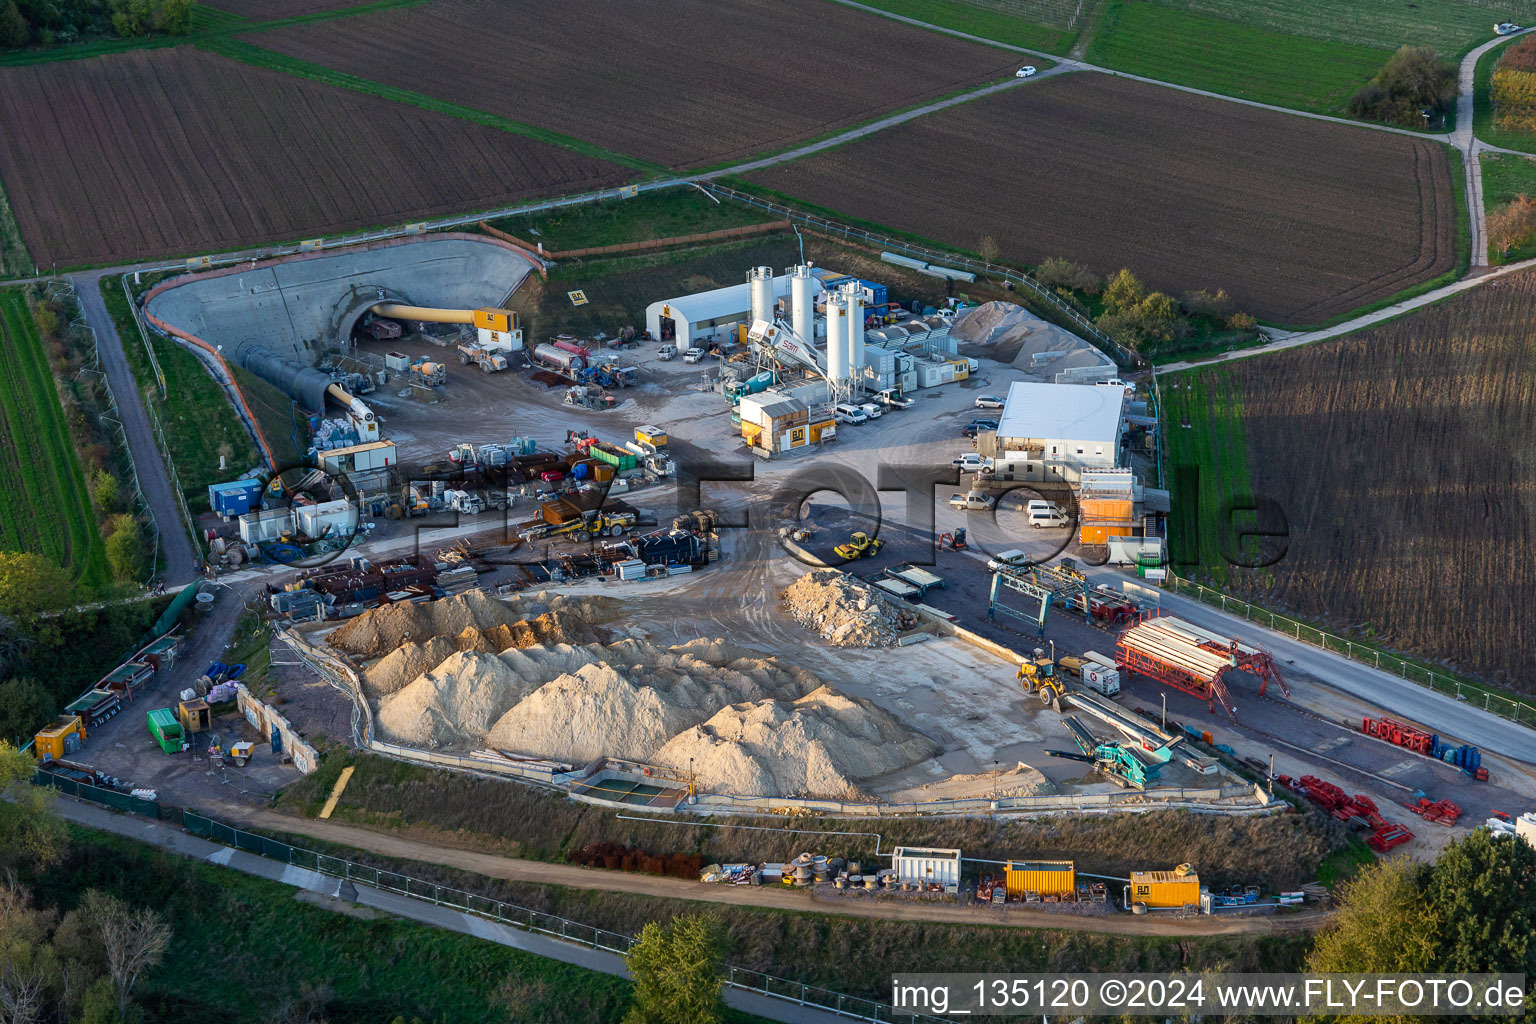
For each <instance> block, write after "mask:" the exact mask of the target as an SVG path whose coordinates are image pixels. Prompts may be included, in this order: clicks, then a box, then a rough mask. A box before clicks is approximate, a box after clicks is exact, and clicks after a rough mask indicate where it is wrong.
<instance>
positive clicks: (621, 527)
mask: <svg viewBox="0 0 1536 1024" xmlns="http://www.w3.org/2000/svg"><path fill="white" fill-rule="evenodd" d="M637 522H639V516H637V515H636V514H635V513H633V512H605V511H603V510H601V509H596V510H593V511H590V512H583V513H582V514H581V515H580V516H578V517H577V518H574V519H570V520H568V521H566V522H561V523H551V522H547V521H543V522H541V521H538V520H534V521H533V522H529V523H525V524H523V529H521V530H520V531H519V533H518V536H519V537H521V538H522V539H523V540H525V541H535V540H551V539H554V538H556V537H571V538H573V539H575V540H577V541H581V542H583V543H585V542H586V541H589V540H591V539H592V538H593V537H619V536H622V535H623V534H625V533H628V532H629V531H630V530H632V529H634V527H635V524H636V523H637Z"/></svg>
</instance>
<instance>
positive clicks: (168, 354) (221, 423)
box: [101, 277, 257, 515]
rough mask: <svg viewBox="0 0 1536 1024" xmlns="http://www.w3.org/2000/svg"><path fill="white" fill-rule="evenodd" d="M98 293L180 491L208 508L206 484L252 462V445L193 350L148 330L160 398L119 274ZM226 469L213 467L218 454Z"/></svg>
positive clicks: (196, 506) (195, 509)
mask: <svg viewBox="0 0 1536 1024" xmlns="http://www.w3.org/2000/svg"><path fill="white" fill-rule="evenodd" d="M101 298H102V301H103V302H105V303H106V306H107V312H109V313H111V314H112V321H113V323H114V324H115V325H116V327H117V335H118V338H119V339H120V340H121V341H122V343H123V352H124V353H125V354H126V355H127V357H128V365H129V366H130V367H131V368H132V370H133V377H134V381H135V382H136V383H137V384H138V386H139V391H140V393H142V394H144V395H145V396H146V398H145V400H146V402H149V403H152V404H153V405H154V406H155V412H156V414H157V415H158V417H159V421H160V427H161V429H162V430H164V431H165V441H166V446H167V447H169V448H170V450H171V455H172V457H173V459H174V460H175V464H176V475H177V476H178V477H179V478H180V479H181V486H182V494H183V496H184V497H185V498H186V500H187V507H188V509H190V510H191V512H192V514H193V515H196V514H198V513H199V512H205V511H207V509H208V485H209V484H212V483H218V482H220V481H222V480H230V479H233V478H234V477H235V475H236V474H238V473H240V472H242V471H244V470H246V469H249V468H251V467H252V466H254V465H256V461H257V456H256V445H255V442H253V441H252V440H251V435H250V434H249V433H248V432H247V431H246V429H245V425H244V424H242V423H241V422H240V417H239V416H237V415H236V414H235V410H234V409H233V408H232V407H231V406H230V404H229V399H227V398H226V397H225V396H224V389H223V388H221V387H219V385H218V383H217V382H216V381H215V380H214V379H213V378H212V377H210V376H209V375H208V371H207V370H206V369H204V368H203V364H202V363H201V362H200V361H199V360H198V358H197V356H195V355H193V354H192V353H191V352H188V351H187V350H186V349H184V348H182V347H181V346H180V345H178V344H176V343H175V342H173V341H167V340H166V339H164V338H156V337H153V336H151V338H150V342H149V343H150V344H151V345H153V346H154V350H155V360H156V361H157V362H158V363H159V364H160V370H161V372H162V373H164V374H165V384H166V388H167V389H168V390H169V392H170V394H169V397H168V398H167V399H166V400H164V401H162V400H161V398H160V393H159V382H158V381H157V379H156V378H155V372H154V369H153V367H151V366H150V362H149V356H148V355H147V354H146V353H145V351H144V342H143V339H142V337H141V336H140V334H139V328H138V326H137V324H135V322H134V319H133V314H132V312H131V311H130V310H129V308H128V299H127V296H125V295H124V294H123V288H122V279H121V278H118V277H103V278H102V279H101ZM221 455H222V456H224V457H225V460H226V465H227V467H228V468H227V469H224V470H222V471H221V470H220V469H219V456H221Z"/></svg>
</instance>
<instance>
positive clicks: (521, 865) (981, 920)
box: [240, 810, 1329, 935]
mask: <svg viewBox="0 0 1536 1024" xmlns="http://www.w3.org/2000/svg"><path fill="white" fill-rule="evenodd" d="M240 823H241V824H245V825H248V826H254V827H257V828H262V829H268V830H271V831H275V832H288V833H296V834H300V835H306V836H310V837H311V838H314V839H321V840H324V841H326V842H328V843H336V844H338V845H341V846H350V847H353V848H354V849H362V850H368V851H370V852H372V853H376V854H379V855H381V856H385V857H398V858H403V859H406V860H419V861H424V862H426V863H430V864H441V865H443V866H445V867H451V868H458V869H460V870H463V871H472V872H474V873H476V874H480V875H486V876H488V877H490V878H501V879H506V880H507V881H513V882H537V883H540V884H544V885H563V886H567V887H569V888H573V889H601V890H603V891H604V892H631V893H636V894H639V895H642V896H661V897H665V898H667V899H679V900H692V901H694V902H697V903H728V904H731V905H733V906H752V907H765V908H768V909H771V910H790V911H801V912H810V913H818V914H837V915H839V916H842V917H863V918H872V919H876V920H884V921H932V922H935V923H937V924H967V925H987V926H1003V927H1011V928H1049V929H1054V930H1057V931H1069V932H1103V933H1110V934H1116V935H1239V934H1254V933H1259V934H1278V933H1282V932H1294V931H1311V930H1313V929H1316V928H1318V927H1320V926H1321V925H1322V924H1324V923H1326V922H1327V921H1328V920H1329V915H1327V914H1324V913H1304V914H1295V915H1286V916H1285V917H1251V918H1212V917H1194V918H1174V917H1156V916H1148V917H1133V916H1131V915H1129V914H1117V915H1115V916H1112V917H1078V916H1076V915H1073V914H1067V913H1057V912H1052V911H1048V910H1043V909H1042V910H1026V909H1024V908H1022V907H1018V906H1011V907H1008V908H1007V909H1005V910H994V909H992V908H991V907H979V906H963V907H962V906H943V905H938V904H931V903H903V902H896V901H893V900H885V899H879V900H877V899H874V898H870V899H863V898H860V897H857V896H854V897H838V898H833V899H822V898H817V897H815V896H812V895H810V894H808V893H804V892H798V891H794V890H788V889H784V888H782V887H777V886H763V887H754V886H739V885H705V884H703V883H700V882H690V881H686V880H684V879H680V878H658V877H655V876H653V875H639V874H631V873H628V872H623V871H605V870H600V869H596V868H583V867H577V866H575V865H572V864H548V863H544V862H542V861H530V860H518V859H516V858H514V857H499V856H496V855H495V854H489V853H479V852H477V851H474V850H465V849H459V848H455V847H451V846H443V845H440V844H438V843H435V842H424V841H421V840H416V839H411V838H408V837H405V836H398V835H390V834H389V833H386V832H377V831H375V830H373V829H370V828H363V827H360V826H356V825H342V824H338V823H336V822H334V821H316V820H311V819H308V818H298V817H290V816H288V815H286V814H279V813H277V812H276V811H267V810H257V811H250V812H247V813H246V814H245V816H244V820H243V821H242V822H240Z"/></svg>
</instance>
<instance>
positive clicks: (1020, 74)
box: [1013, 64, 1036, 78]
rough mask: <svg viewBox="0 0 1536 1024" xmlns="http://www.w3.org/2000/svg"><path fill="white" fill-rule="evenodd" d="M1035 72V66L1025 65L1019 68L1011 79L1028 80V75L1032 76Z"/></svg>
mask: <svg viewBox="0 0 1536 1024" xmlns="http://www.w3.org/2000/svg"><path fill="white" fill-rule="evenodd" d="M1035 70H1036V69H1035V66H1034V65H1033V64H1025V65H1024V66H1023V67H1021V68H1019V70H1017V71H1015V72H1014V73H1013V77H1014V78H1028V77H1029V76H1030V75H1033V74H1034V73H1035Z"/></svg>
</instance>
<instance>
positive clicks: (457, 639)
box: [329, 592, 940, 798]
mask: <svg viewBox="0 0 1536 1024" xmlns="http://www.w3.org/2000/svg"><path fill="white" fill-rule="evenodd" d="M617 613H618V607H617V602H615V601H613V599H609V598H592V597H581V598H576V597H570V598H561V597H555V596H548V595H544V594H538V595H534V596H533V597H532V598H530V599H526V600H523V601H519V602H511V603H508V602H502V601H499V600H496V599H494V598H487V597H485V596H484V595H479V594H475V593H473V592H471V593H466V594H464V595H460V596H458V597H455V598H451V599H447V600H444V601H439V602H436V605H433V604H419V605H390V606H386V607H384V608H379V609H375V610H374V611H371V612H368V613H365V614H364V615H362V616H360V617H359V618H358V619H355V620H353V621H352V622H349V623H348V624H347V625H345V626H343V627H341V628H340V629H337V630H336V631H335V632H334V633H332V634H331V636H330V638H329V642H330V643H331V644H332V646H334V647H336V648H337V649H339V650H342V651H345V652H347V653H349V654H353V655H354V656H356V657H359V658H360V659H366V657H368V656H374V657H376V656H377V655H378V654H380V653H383V652H386V651H387V653H384V656H383V657H382V658H380V659H379V660H377V661H375V662H374V663H373V664H371V665H369V666H368V667H366V668H364V669H363V670H362V672H361V673H360V677H361V680H362V685H363V691H364V694H365V696H366V698H367V699H368V700H369V702H370V703H371V704H372V705H373V707H374V723H375V726H376V729H377V733H378V735H379V738H380V739H383V740H386V741H389V742H394V743H401V744H405V745H408V746H413V747H419V748H423V749H428V750H444V751H461V752H462V751H470V750H477V749H486V748H489V749H494V750H499V751H504V752H506V753H508V754H515V755H519V756H527V757H540V758H550V759H553V760H558V761H564V762H569V763H574V764H581V763H585V762H590V761H593V760H596V759H597V758H600V757H614V758H623V759H627V760H634V761H640V762H643V763H647V764H657V765H673V766H681V767H682V768H684V769H686V767H687V764H688V759H689V758H690V757H692V758H694V760H695V766H694V769H695V777H696V779H697V780H698V782H699V783H700V785H701V786H703V787H704V788H705V789H706V790H707V791H712V792H720V793H731V794H738V795H744V796H745V795H752V796H768V797H776V796H786V795H811V796H820V797H828V798H841V797H849V796H853V795H857V794H859V792H860V790H859V782H860V781H861V780H863V779H868V778H871V777H873V776H876V775H881V774H884V773H886V772H889V771H894V770H896V769H899V768H903V767H906V766H908V765H910V764H913V763H915V762H917V761H920V760H924V759H926V758H929V757H932V756H934V755H935V754H936V753H938V751H939V749H940V748H939V747H938V746H937V745H936V744H934V743H933V741H931V740H929V739H928V738H927V737H925V736H923V735H921V734H920V733H918V732H916V731H914V730H913V729H911V728H909V727H907V726H905V725H903V724H902V723H900V722H899V721H897V720H896V719H895V718H894V717H892V716H891V715H890V714H888V713H887V712H885V711H883V710H881V709H880V708H878V707H876V706H874V705H873V704H870V703H868V702H866V701H862V700H856V699H854V698H851V697H848V696H845V695H844V694H842V693H839V692H838V691H836V690H833V689H832V688H830V687H828V686H826V685H825V684H823V683H822V681H821V680H820V679H819V678H817V676H815V675H814V674H813V673H811V672H808V671H806V670H805V669H803V668H800V667H798V666H795V665H791V664H788V663H785V662H782V661H779V660H778V659H777V658H774V657H772V656H768V655H764V654H760V653H758V652H756V651H750V650H747V649H745V648H741V647H737V646H736V645H734V644H730V643H727V642H726V641H723V640H718V639H700V640H692V641H689V642H688V643H684V644H678V645H675V646H670V647H668V646H661V645H658V644H655V643H652V642H650V641H647V640H642V639H636V638H625V639H621V640H617V641H615V642H612V643H603V642H601V641H600V638H598V637H597V633H596V630H594V629H593V628H592V623H593V622H594V621H597V620H605V619H609V618H612V617H614V616H616V615H617ZM369 620H371V621H369ZM524 627H526V630H525V628H524ZM434 630H436V631H438V632H436V633H435V634H434V632H433V631H434ZM530 635H532V636H533V642H531V643H529V642H525V641H527V640H528V638H529V636H530ZM542 638H547V639H542ZM578 638H580V639H581V640H582V642H570V641H572V640H576V639H578ZM509 639H510V641H511V642H509V643H507V645H506V646H505V647H504V648H503V649H501V650H495V649H494V644H495V643H499V642H502V641H506V640H509ZM391 644H393V645H395V646H393V647H392V648H391V646H390V645H391ZM362 652H369V653H368V655H364V654H363V653H362Z"/></svg>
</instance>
